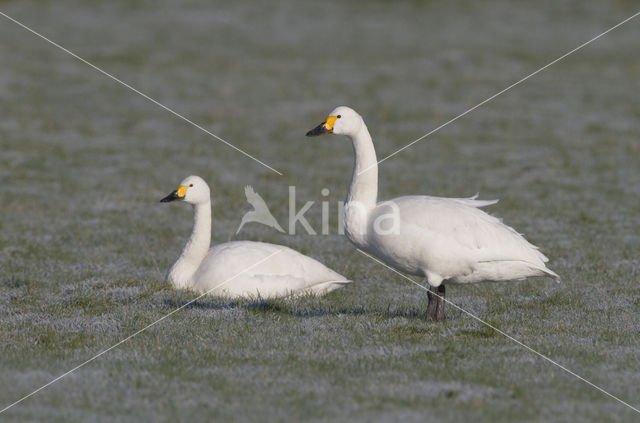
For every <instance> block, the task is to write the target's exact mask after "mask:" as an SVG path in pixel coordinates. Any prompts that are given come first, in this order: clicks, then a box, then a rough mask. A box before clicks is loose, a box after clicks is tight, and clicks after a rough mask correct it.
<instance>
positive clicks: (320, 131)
mask: <svg viewBox="0 0 640 423" xmlns="http://www.w3.org/2000/svg"><path fill="white" fill-rule="evenodd" d="M337 118H338V117H337V116H328V117H327V118H326V119H325V120H324V122H322V123H321V124H320V125H318V126H316V127H315V128H313V129H312V130H311V131H309V132H307V136H308V137H317V136H318V135H324V134H331V133H333V125H334V124H335V123H336V119H337Z"/></svg>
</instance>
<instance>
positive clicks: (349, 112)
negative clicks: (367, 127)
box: [307, 106, 363, 137]
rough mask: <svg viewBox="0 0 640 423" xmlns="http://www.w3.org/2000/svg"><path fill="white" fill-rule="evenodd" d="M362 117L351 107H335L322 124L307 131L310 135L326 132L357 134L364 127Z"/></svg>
mask: <svg viewBox="0 0 640 423" xmlns="http://www.w3.org/2000/svg"><path fill="white" fill-rule="evenodd" d="M362 124H363V121H362V117H361V116H360V115H359V114H358V113H356V111H355V110H353V109H352V108H350V107H347V106H339V107H336V108H335V109H333V111H332V112H331V113H329V116H327V118H326V119H325V120H324V122H322V123H321V124H320V125H318V126H316V127H315V128H313V129H312V130H311V131H309V132H307V136H308V137H315V136H318V135H324V134H339V135H349V136H354V135H356V134H357V133H358V132H359V131H360V129H361V128H362Z"/></svg>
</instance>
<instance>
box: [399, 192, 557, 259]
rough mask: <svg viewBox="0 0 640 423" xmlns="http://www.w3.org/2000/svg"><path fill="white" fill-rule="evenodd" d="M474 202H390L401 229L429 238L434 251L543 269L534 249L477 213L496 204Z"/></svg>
mask: <svg viewBox="0 0 640 423" xmlns="http://www.w3.org/2000/svg"><path fill="white" fill-rule="evenodd" d="M475 198H476V197H475V196H474V197H471V198H442V197H429V196H408V197H399V198H396V199H394V200H392V201H394V202H395V204H397V206H398V208H399V210H400V216H401V222H402V225H403V227H404V228H406V230H408V231H411V232H413V233H414V234H415V235H414V236H418V237H424V238H425V239H427V240H428V239H429V237H431V238H433V239H434V241H436V242H437V243H434V245H436V246H438V247H436V248H442V247H443V246H444V247H445V248H449V249H451V251H462V250H466V253H464V255H466V256H468V257H473V258H474V260H477V261H492V260H523V261H530V262H532V263H536V264H538V265H540V266H542V267H544V263H545V262H546V261H548V259H547V257H545V256H544V255H543V254H542V253H540V252H539V251H538V248H537V247H536V246H534V245H533V244H531V243H530V242H529V241H527V240H526V239H525V238H524V237H523V236H522V235H521V234H519V233H518V232H516V231H515V230H514V229H513V228H511V227H510V226H507V225H505V224H504V223H502V221H501V219H499V218H497V217H495V216H491V215H489V214H487V213H485V212H484V211H482V210H480V209H479V208H480V207H484V206H487V205H490V204H495V202H496V201H497V200H490V201H481V200H476V199H475Z"/></svg>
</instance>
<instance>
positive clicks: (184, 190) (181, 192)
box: [176, 185, 189, 198]
mask: <svg viewBox="0 0 640 423" xmlns="http://www.w3.org/2000/svg"><path fill="white" fill-rule="evenodd" d="M187 188H189V187H188V186H185V185H179V186H178V188H176V194H177V195H178V197H180V198H184V196H185V195H187Z"/></svg>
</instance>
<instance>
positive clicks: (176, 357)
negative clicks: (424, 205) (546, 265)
mask: <svg viewBox="0 0 640 423" xmlns="http://www.w3.org/2000/svg"><path fill="white" fill-rule="evenodd" d="M636 9H637V3H636V2H633V1H624V0H617V1H613V0H612V1H593V0H590V1H570V2H562V3H560V4H558V3H557V2H552V1H545V2H536V3H531V4H527V3H524V2H509V1H506V0H505V1H498V0H490V1H488V2H480V3H478V2H470V1H468V2H458V3H456V4H455V5H454V4H448V3H444V2H440V3H438V2H420V1H407V2H402V3H400V2H383V1H374V2H353V3H351V4H345V3H342V2H337V1H333V0H330V1H329V2H322V3H318V2H311V1H306V0H305V1H298V2H293V1H291V2H288V1H284V0H279V1H277V2H271V3H265V4H264V5H262V6H260V5H256V4H251V5H249V4H248V3H247V4H242V3H238V2H207V1H195V0H191V1H184V2H172V1H168V0H161V1H151V0H148V1H142V0H141V1H125V0H114V1H110V2H84V1H80V0H77V1H71V0H60V1H56V2H43V1H35V0H23V1H0V11H2V12H3V13H6V14H7V15H9V16H11V17H13V18H15V19H17V20H19V21H21V22H23V23H24V24H25V25H28V26H30V27H32V28H34V29H35V30H37V31H39V32H41V33H42V34H43V35H45V36H47V37H50V38H51V39H52V40H53V41H55V42H57V43H59V44H61V45H62V46H64V47H66V48H68V49H70V50H71V51H73V52H75V53H77V54H78V55H80V56H82V57H84V58H85V59H87V60H89V61H90V62H91V63H93V64H95V65H96V66H99V67H101V68H103V69H104V70H105V71H107V72H110V73H112V74H113V75H115V76H117V77H118V78H121V79H122V80H123V81H125V82H126V83H129V84H131V85H132V86H133V87H135V88H137V89H139V90H140V91H142V92H144V93H146V94H148V95H149V96H151V97H153V98H155V99H157V100H158V101H160V102H162V103H163V104H165V105H167V106H168V107H171V108H174V109H175V110H176V111H178V112H179V113H182V114H184V115H185V116H187V117H188V118H190V119H192V120H193V121H195V122H197V123H198V124H200V125H202V126H204V127H205V128H207V129H209V130H211V131H212V132H214V133H215V134H217V135H219V136H221V137H222V138H224V139H226V140H228V141H229V142H232V143H233V144H234V145H236V146H238V147H239V148H242V149H244V150H246V151H247V152H249V153H250V154H252V155H255V156H256V157H258V158H259V159H260V160H263V161H264V162H266V163H267V164H269V165H270V166H273V167H274V168H276V169H278V170H279V171H281V172H282V173H283V176H279V175H277V174H276V173H274V172H271V171H270V170H268V169H266V168H264V167H262V166H261V165H259V164H257V163H255V162H253V161H251V160H249V159H247V158H246V157H244V156H243V155H241V154H239V153H238V152H236V151H234V150H232V149H230V148H228V147H226V146H225V145H223V144H222V143H220V142H219V141H216V140H215V139H213V138H211V137H209V136H208V135H206V134H204V133H203V132H201V131H199V130H198V129H196V128H194V127H193V126H191V125H189V124H187V123H185V122H184V121H182V120H180V119H178V118H176V117H175V116H172V115H171V114H169V113H168V112H167V111H165V110H163V109H161V108H160V107H158V106H156V105H154V104H152V103H151V102H149V101H147V100H145V99H144V98H142V97H141V96H139V95H137V94H135V93H133V92H132V91H130V90H128V89H126V88H125V87H123V86H121V85H119V84H117V83H116V82H114V81H113V80H111V79H109V78H107V77H106V76H104V75H102V74H100V73H98V72H97V71H95V70H94V69H91V68H90V67H88V66H87V65H85V64H83V63H81V62H79V61H78V60H76V59H74V58H73V57H71V56H70V55H68V54H66V53H64V52H62V51H60V50H59V49H56V48H55V47H53V46H52V45H51V44H48V43H47V42H45V41H44V40H42V39H39V38H38V37H36V36H35V35H33V34H31V33H29V32H28V31H26V30H25V29H23V28H20V27H19V26H18V25H16V24H14V23H12V22H11V21H9V20H8V19H6V18H5V17H2V16H0V65H1V66H0V99H1V100H0V112H1V113H0V147H1V149H0V177H1V180H2V181H3V183H2V184H1V185H0V210H1V212H0V339H1V341H2V342H1V343H0V386H1V389H0V408H4V407H5V406H7V405H9V404H11V403H12V402H14V401H16V400H18V399H19V398H20V397H22V396H23V395H26V394H28V393H29V392H31V391H33V390H34V389H36V388H38V387H40V386H42V385H44V384H45V383H47V382H49V381H50V380H52V379H53V378H55V377H57V376H59V375H60V374H62V373H64V372H66V371H67V370H69V369H71V368H73V367H74V366H76V365H78V364H80V363H82V362H83V361H85V360H87V359H89V358H90V357H92V356H94V355H95V354H97V353H98V352H100V351H102V350H104V349H106V348H108V347H109V346H111V345H113V344H115V343H116V342H118V341H120V340H121V339H123V338H125V337H127V336H128V335H130V334H132V333H134V332H135V331H137V330H138V329H140V328H142V327H144V326H145V325H147V324H149V323H151V322H153V321H155V320H156V319H159V318H160V317H162V316H164V315H166V314H167V313H169V312H171V311H172V310H174V309H175V308H177V307H179V306H181V305H183V304H185V303H186V302H187V301H189V300H191V299H192V298H194V297H195V295H194V294H192V293H189V292H180V291H174V290H172V289H171V288H170V287H169V286H168V285H167V284H166V283H165V282H163V281H162V275H163V274H164V272H165V271H166V269H167V268H168V267H169V266H170V264H171V263H172V262H173V260H174V259H175V258H176V256H177V254H178V253H179V251H180V249H181V248H182V245H183V243H184V241H185V239H186V237H187V235H188V233H189V231H190V229H191V224H192V214H191V211H190V210H189V208H188V207H186V206H185V205H165V204H160V203H158V200H159V199H160V198H162V196H164V195H166V194H167V193H169V192H170V191H171V190H172V189H173V188H175V186H176V184H177V183H178V182H180V180H181V179H182V178H183V177H185V176H187V175H189V174H198V175H200V176H202V177H203V178H205V180H207V181H208V182H209V183H210V184H211V186H212V195H213V199H214V219H215V221H214V227H213V238H214V241H217V242H222V241H226V240H228V239H250V240H264V241H269V242H275V243H280V244H284V245H288V246H290V247H292V248H295V249H297V250H299V251H301V252H303V253H305V254H309V255H311V256H313V257H315V258H317V259H319V260H321V261H322V262H324V263H325V264H327V265H328V266H329V267H331V268H333V269H335V270H336V271H338V272H340V273H342V274H344V275H346V276H348V277H349V278H350V279H353V280H354V281H355V283H354V284H353V285H352V286H349V287H347V288H345V289H342V290H339V291H336V292H334V293H332V294H330V295H328V296H326V297H322V298H312V297H309V298H301V299H296V300H278V301H273V302H264V301H241V302H235V301H225V300H221V299H216V298H206V299H201V300H198V301H197V302H195V303H194V304H192V305H190V306H188V307H186V308H185V309H183V310H181V311H179V312H178V313H176V314H174V315H172V316H171V317H169V318H167V319H166V320H164V321H162V322H160V323H159V324H157V325H155V326H154V327H152V328H151V329H149V330H147V331H145V332H143V333H141V334H140V335H138V336H136V337H135V338H133V339H131V340H129V341H127V342H126V343H124V344H122V345H120V346H119V347H117V348H115V349H113V350H111V351H109V352H108V353H106V354H104V355H103V356H101V357H100V358H98V359H96V360H95V361H93V362H91V363H89V364H88V365H86V366H84V367H83V368H81V369H79V370H78V371H76V372H74V373H72V374H70V375H69V376H67V377H65V378H64V379H62V380H60V381H58V382H57V383H55V384H53V385H51V386H49V387H48V388H46V389H44V390H42V391H41V392H39V393H37V394H36V395H34V396H32V397H30V398H28V399H26V400H25V401H24V402H22V403H20V404H18V405H16V406H14V407H12V408H11V409H9V410H7V411H5V412H4V413H3V414H0V420H1V421H25V422H26V421H47V422H69V421H105V422H106V421H123V422H139V421H177V420H179V421H193V422H196V421H232V420H233V421H246V422H254V421H255V422H264V421H303V420H304V421H314V422H324V421H342V422H351V421H370V422H382V421H402V422H422V421H427V420H428V421H443V422H460V421H474V422H511V421H558V422H562V421H633V420H637V419H638V418H639V417H640V416H639V415H638V414H637V413H635V412H634V411H633V410H631V409H630V408H628V407H626V406H624V405H622V404H620V403H619V402H616V401H615V400H613V399H612V398H610V397H608V396H606V395H604V394H603V393H601V392H599V391H597V390H596V389H594V388H593V387H591V386H588V385H587V384H585V383H584V382H582V381H580V380H578V379H576V378H575V377H573V376H571V375H569V374H568V373H566V372H564V371H562V370H561V369H559V368H558V367H555V366H553V365H552V364H550V363H548V362H546V361H544V360H542V359H540V358H539V357H537V356H536V355H534V354H532V353H531V352H529V351H527V350H525V349H523V348H522V347H520V346H518V345H516V344H515V343H513V342H512V341H510V340H508V339H506V338H505V337H503V336H502V335H499V334H497V333H496V332H494V331H492V330H491V329H489V328H487V327H486V326H483V325H482V324H480V323H478V322H476V321H474V320H472V319H470V318H469V317H468V316H466V315H465V314H463V313H462V312H459V311H457V310H455V309H453V308H452V307H449V308H448V320H446V321H445V322H443V323H430V322H427V321H425V320H423V318H422V314H423V312H424V310H425V308H426V296H425V295H424V292H423V291H421V290H420V289H419V288H417V287H415V286H413V285H411V284H410V283H408V282H407V281H405V280H403V279H401V278H400V277H398V276H397V275H394V274H393V273H391V272H389V271H387V270H385V269H384V268H383V267H381V266H380V265H378V264H376V263H374V262H372V261H370V260H369V259H367V258H366V257H364V256H363V255H361V254H359V253H358V252H356V251H355V249H354V248H353V246H352V245H351V244H349V242H348V241H347V240H346V239H345V238H344V237H342V236H340V235H338V234H337V229H336V227H335V226H332V230H331V234H329V235H318V236H311V235H308V234H306V232H305V231H304V230H302V229H301V228H300V227H298V233H297V234H296V235H295V236H289V235H286V234H279V233H277V232H276V231H274V230H271V229H269V228H267V227H263V226H260V225H257V224H249V225H247V226H245V228H244V229H243V231H242V232H241V233H240V234H239V235H238V236H237V237H234V236H233V233H234V232H235V230H236V228H237V227H238V224H239V223H240V218H241V217H242V214H243V213H244V212H245V211H247V210H248V209H249V207H248V205H247V204H246V201H245V197H244V192H243V188H244V186H245V185H247V184H250V185H252V186H253V187H254V188H255V189H256V191H257V192H259V193H260V194H261V195H262V196H263V197H264V199H265V201H266V202H267V203H268V204H269V205H270V206H271V211H272V212H273V213H274V215H275V216H276V217H277V218H278V220H279V221H280V223H281V224H282V225H285V224H286V221H287V216H288V187H289V186H290V185H295V186H296V192H297V197H298V201H299V203H298V206H299V207H301V205H302V204H303V203H304V202H306V201H315V202H316V204H315V206H314V207H312V209H311V210H310V212H309V213H307V217H308V220H309V221H310V223H311V224H312V225H313V226H314V227H316V228H319V226H320V222H321V208H320V205H319V203H320V202H321V201H323V200H326V201H330V202H331V212H332V215H331V216H332V217H331V218H332V219H334V220H332V222H335V216H336V214H337V211H336V209H335V206H336V203H337V201H339V200H342V199H343V198H344V196H345V194H346V190H347V184H348V182H349V178H350V175H351V166H352V160H353V158H352V151H351V147H350V146H349V145H348V143H347V141H346V140H345V139H342V138H338V137H333V138H331V137H324V138H321V139H313V140H310V139H307V138H305V137H304V134H305V132H306V131H307V130H309V129H311V128H312V127H313V126H315V125H316V124H317V123H319V121H320V120H321V119H322V118H323V117H324V116H326V114H327V113H328V112H329V111H331V109H332V108H333V107H334V106H336V105H339V104H347V105H350V106H352V107H354V108H355V109H356V110H358V111H359V112H360V113H361V114H362V115H363V116H364V117H365V120H366V121H367V123H368V126H369V129H370V131H371V133H372V135H373V137H374V141H376V146H377V150H378V155H379V157H384V156H385V155H387V154H390V153H392V152H393V151H395V150H396V149H398V148H400V147H402V146H404V145H405V144H407V143H408V142H410V141H412V140H414V139H416V138H417V137H419V136H421V135H423V134H424V133H426V132H428V131H430V130H432V129H433V128H435V127H437V126H439V125H441V124H442V123H444V122H446V121H447V120H449V119H451V118H453V117H454V116H456V115H457V114H459V113H461V112H463V111H464V110H466V109H468V108H469V107H471V106H474V105H475V104H477V103H479V102H480V101H482V100H484V99H486V98H487V97H489V96H491V95H493V94H495V93H496V92H498V91H500V90H501V89H503V88H505V87H507V86H508V85H509V84H511V83H513V82H516V81H517V80H519V79H520V78H522V77H524V76H526V75H528V74H529V73H531V72H533V71H535V70H536V69H538V68H540V67H541V66H543V65H545V64H547V63H549V62H551V61H552V60H554V59H555V58H557V57H559V56H561V55H562V54H564V53H566V52H567V51H569V50H571V49H573V48H575V47H576V46H578V45H580V44H581V43H583V42H585V41H587V40H589V39H590V38H592V37H594V36H596V35H598V34H599V33H601V32H602V31H604V30H606V29H607V28H609V27H611V26H613V25H615V24H616V23H618V22H619V21H622V20H623V19H625V18H627V17H629V16H631V15H632V14H634V13H635V12H637V11H638V10H636ZM639 19H640V18H637V19H635V20H632V21H630V22H629V23H627V24H625V25H624V26H622V27H620V28H618V29H616V30H615V31H613V32H611V33H610V34H608V35H606V36H604V37H603V38H602V39H600V40H598V41H596V42H595V43H593V44H591V45H589V46H587V47H585V48H584V49H583V50H581V51H579V52H577V53H575V54H573V55H571V56H569V57H568V58H566V59H565V60H563V61H561V62H559V63H557V64H556V65H554V66H552V67H550V68H548V69H547V70H545V71H543V72H541V73H540V74H538V75H536V76H534V77H532V78H531V79H530V80H528V81H526V82H524V83H523V84H522V85H519V86H517V87H515V88H513V89H512V90H510V91H508V92H506V93H505V94H503V95H501V96H499V97H497V98H496V99H494V100H493V101H491V102H489V103H487V104H485V105H484V106H482V107H481V108H479V109H477V110H475V111H474V112H472V113H470V114H469V115H467V116H465V117H463V118H461V119H460V120H458V121H456V122H455V123H453V124H451V125H450V126H447V127H446V128H444V129H442V130H441V131H439V132H437V133H436V134H434V135H432V136H430V137H428V138H427V139H426V140H424V141H422V142H420V143H418V144H416V145H414V146H413V147H412V148H410V149H409V150H406V151H405V152H403V153H401V154H398V155H397V156H395V157H394V158H392V159H389V160H387V161H386V162H384V163H383V164H381V166H380V190H381V193H380V194H381V195H380V198H381V199H384V198H388V197H392V196H398V195H402V194H418V193H423V194H432V195H442V196H451V197H460V196H469V195H472V194H474V193H475V192H477V191H480V192H481V198H485V199H491V198H500V199H501V201H500V203H498V204H497V205H495V206H492V207H491V208H489V209H487V210H488V211H490V212H491V213H493V214H496V215H499V216H501V217H503V218H504V219H505V222H506V223H508V224H510V225H512V226H514V227H515V228H517V229H518V230H519V231H520V232H523V233H524V234H525V235H526V236H527V238H528V239H530V240H531V241H532V242H533V243H535V244H537V245H539V246H540V247H541V248H542V250H543V251H544V252H545V254H547V255H548V256H549V257H550V258H551V262H550V268H552V269H553V270H555V271H556V272H557V273H559V274H560V275H561V276H562V281H561V283H555V282H554V281H551V280H546V279H539V280H530V281H525V282H517V283H494V284H479V285H472V286H452V287H450V288H449V289H448V290H447V295H448V298H449V299H450V300H451V301H453V302H454V303H456V304H458V305H459V306H461V307H463V308H464V309H466V310H469V311H470V312H472V313H474V314H476V315H477V316H479V317H480V318H482V319H484V320H486V321H488V322H490V323H491V324H492V325H495V326H496V327H498V328H500V329H501V330H503V331H505V332H507V333H509V334H510V335H512V336H513V337H515V338H517V339H519V340H521V341H522V342H524V343H525V344H527V345H529V346H531V347H532V348H534V349H536V350H537V351H540V352H541V353H543V354H546V355H548V356H549V357H550V358H551V359H553V360H556V361H557V362H559V363H561V364H562V365H564V366H566V367H568V368H569V369H571V370H573V371H575V372H576V373H577V374H579V375H581V376H583V377H584V378H586V379H588V380H590V381H591V382H593V383H594V384H596V385H598V386H600V387H602V388H603V389H605V390H607V391H609V392H610V393H611V394H613V395H616V396H618V397H620V398H621V399H622V400H624V401H627V402H629V403H630V404H631V405H633V406H635V407H638V406H640V395H639V393H638V388H637V387H638V386H640V347H639V341H640V319H639V313H640V283H639V279H640V233H639V231H638V229H639V228H640V201H639V200H638V199H639V198H640V142H639V140H640V96H638V93H639V92H640V57H639V56H638V54H637V51H638V50H637V49H638V36H639V34H640V20H639ZM323 188H328V189H329V190H330V192H331V193H330V195H329V196H328V197H327V198H325V197H323V196H322V195H321V190H322V189H323Z"/></svg>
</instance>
